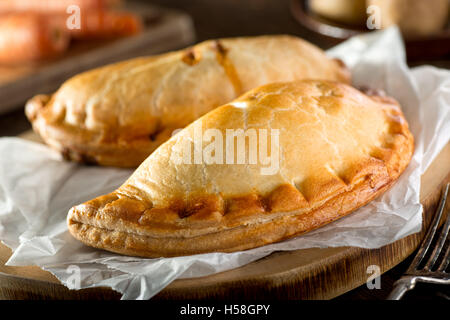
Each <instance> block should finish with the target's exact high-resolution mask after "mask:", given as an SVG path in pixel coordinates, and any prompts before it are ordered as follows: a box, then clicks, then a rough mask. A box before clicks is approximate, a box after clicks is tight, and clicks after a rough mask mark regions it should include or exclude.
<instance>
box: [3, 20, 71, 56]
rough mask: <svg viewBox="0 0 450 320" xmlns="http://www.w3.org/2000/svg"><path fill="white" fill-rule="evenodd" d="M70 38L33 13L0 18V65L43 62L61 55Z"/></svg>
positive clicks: (59, 25) (64, 31)
mask: <svg viewBox="0 0 450 320" xmlns="http://www.w3.org/2000/svg"><path fill="white" fill-rule="evenodd" d="M69 40H70V35H69V34H68V32H67V30H66V29H65V28H64V27H63V26H61V24H60V23H54V22H52V21H51V20H49V19H47V18H46V17H44V16H41V15H37V14H33V13H21V14H8V15H3V16H1V17H0V63H1V64H17V63H22V62H27V61H35V60H40V59H47V58H51V57H54V56H57V55H58V54H60V53H62V52H64V51H65V50H66V49H67V47H68V45H69Z"/></svg>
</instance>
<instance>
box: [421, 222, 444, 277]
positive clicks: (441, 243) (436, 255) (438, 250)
mask: <svg viewBox="0 0 450 320" xmlns="http://www.w3.org/2000/svg"><path fill="white" fill-rule="evenodd" d="M449 229H450V219H449V215H447V220H446V222H445V225H444V227H443V228H442V231H441V234H440V235H439V239H438V242H437V243H436V246H435V247H434V249H433V252H432V253H431V256H430V259H429V260H428V261H427V264H426V265H425V268H426V269H428V270H431V269H432V268H433V267H434V264H435V263H436V260H437V259H438V258H439V255H440V254H441V251H442V248H443V247H444V244H445V241H446V240H447V236H448V231H449Z"/></svg>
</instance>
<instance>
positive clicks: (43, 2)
mask: <svg viewBox="0 0 450 320" xmlns="http://www.w3.org/2000/svg"><path fill="white" fill-rule="evenodd" d="M119 2H120V0H0V13H11V12H24V11H26V12H29V11H32V12H39V13H47V14H49V13H65V12H67V8H68V7H69V6H71V5H76V6H78V7H79V8H80V9H81V11H82V12H84V11H90V10H103V9H107V8H110V7H112V6H115V5H117V4H118V3H119Z"/></svg>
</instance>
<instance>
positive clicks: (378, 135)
mask: <svg viewBox="0 0 450 320" xmlns="http://www.w3.org/2000/svg"><path fill="white" fill-rule="evenodd" d="M199 126H200V127H201V128H202V130H204V131H203V132H206V130H208V129H214V130H218V132H222V133H224V134H225V133H226V132H227V130H228V129H235V130H237V129H239V128H242V129H244V130H246V131H244V132H248V130H251V129H257V130H260V131H258V132H259V133H258V134H259V135H260V134H261V133H260V132H262V131H261V130H275V129H277V130H280V136H279V150H280V152H281V154H280V157H279V159H280V161H279V168H278V169H279V170H278V171H274V172H271V173H270V174H264V175H263V174H262V173H261V169H263V168H266V165H267V162H266V163H263V162H261V163H260V162H257V163H247V162H246V163H243V164H231V163H229V164H220V163H217V162H216V163H205V162H204V161H203V162H201V163H197V164H189V163H180V162H177V160H176V159H177V158H176V157H175V155H177V154H178V153H179V152H180V151H181V150H187V149H186V145H187V144H189V143H190V141H193V140H194V139H195V135H196V128H199ZM257 141H258V148H261V142H260V141H261V140H257ZM217 150H219V149H217ZM217 150H216V151H217ZM249 150H250V149H248V150H246V153H248V154H247V156H248V158H250V157H249V154H250V151H249ZM271 150H272V149H271ZM412 153H413V137H412V135H411V133H410V131H409V129H408V124H407V122H406V120H405V118H404V117H403V114H402V112H401V110H400V107H399V106H398V103H397V102H396V101H395V100H393V99H391V98H388V97H381V96H367V95H364V94H362V93H361V92H359V91H357V90H356V89H354V88H351V87H349V86H347V85H344V84H340V83H335V82H329V81H318V80H317V81H313V80H309V81H297V82H290V83H275V84H270V85H266V86H262V87H259V88H256V89H254V90H252V91H250V92H248V93H246V94H245V95H243V96H242V97H240V98H238V99H236V100H235V101H233V102H231V103H229V104H227V105H224V106H222V107H219V108H217V109H215V110H213V111H211V112H210V113H208V114H206V115H205V116H203V117H201V118H200V119H198V120H197V121H195V122H194V123H192V124H191V125H189V126H188V127H186V128H185V129H184V130H182V131H181V132H179V133H178V134H177V135H176V136H174V137H172V138H171V139H170V140H168V141H167V142H166V143H164V144H163V145H162V146H160V147H159V148H158V149H157V150H156V151H155V152H154V153H153V154H152V155H150V156H149V157H148V158H147V160H146V161H144V162H143V163H142V164H141V166H140V167H139V168H138V169H137V170H136V171H135V173H134V174H133V175H132V176H131V177H130V178H129V179H128V181H127V182H125V183H124V184H123V185H122V186H121V187H120V188H118V189H117V190H116V191H114V192H112V193H110V194H108V195H105V196H101V197H98V198H95V199H93V200H91V201H88V202H86V203H84V204H81V205H79V206H76V207H73V208H72V209H71V210H70V212H69V215H68V226H69V230H70V232H71V234H72V235H73V236H74V237H75V238H77V239H79V240H81V241H82V242H84V243H86V244H87V245H90V246H94V247H97V248H102V249H106V250H109V251H113V252H118V253H122V254H129V255H136V256H143V257H160V256H178V255H189V254H196V253H204V252H213V251H219V252H232V251H236V250H244V249H250V248H254V247H257V246H262V245H265V244H268V243H273V242H277V241H281V240H284V239H287V238H291V237H294V236H296V235H298V234H302V233H305V232H308V231H311V230H313V229H316V228H319V227H320V226H323V225H324V224H327V223H329V222H331V221H334V220H336V219H338V218H340V217H342V216H345V215H346V214H348V213H350V212H352V211H354V210H355V209H357V208H359V207H360V206H362V205H364V204H366V203H367V202H369V201H371V200H372V199H374V198H375V197H377V196H379V195H380V194H382V193H383V192H384V191H385V190H387V188H389V187H390V186H391V185H392V184H393V183H394V182H395V181H396V180H397V179H398V177H399V175H400V174H401V173H402V172H403V171H404V169H405V168H406V167H407V165H408V163H409V161H410V159H411V156H412ZM272 154H274V151H272Z"/></svg>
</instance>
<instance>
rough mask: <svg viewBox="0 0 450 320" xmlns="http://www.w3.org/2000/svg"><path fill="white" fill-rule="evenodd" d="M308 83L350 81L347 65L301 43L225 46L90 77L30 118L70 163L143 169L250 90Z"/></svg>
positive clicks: (38, 101)
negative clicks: (162, 148)
mask: <svg viewBox="0 0 450 320" xmlns="http://www.w3.org/2000/svg"><path fill="white" fill-rule="evenodd" d="M307 78H312V79H326V80H336V81H342V82H346V83H349V81H350V75H349V72H348V70H347V69H346V68H345V66H344V65H343V64H342V62H340V61H338V60H334V59H329V58H327V57H326V56H325V54H324V52H323V51H321V50H320V49H319V48H317V47H315V46H313V45H312V44H309V43H308V42H306V41H303V40H301V39H298V38H295V37H291V36H261V37H253V38H235V39H221V40H214V41H206V42H203V43H200V44H198V45H196V46H193V47H191V48H188V49H185V50H181V51H177V52H171V53H167V54H163V55H159V56H154V57H147V58H136V59H132V60H128V61H125V62H121V63H116V64H112V65H109V66H106V67H102V68H98V69H95V70H92V71H88V72H85V73H82V74H80V75H78V76H75V77H73V78H71V79H69V80H68V81H66V82H65V83H64V84H63V85H62V86H61V88H60V89H59V90H58V91H57V92H56V93H55V94H53V95H38V96H36V97H34V98H32V99H30V100H29V102H28V103H27V106H26V115H27V117H28V118H29V120H30V121H31V123H32V125H33V129H34V130H35V131H36V132H37V133H39V134H40V136H41V137H42V138H43V139H44V141H45V142H46V143H47V144H49V145H50V146H52V147H53V148H55V149H57V150H59V151H60V152H61V153H62V154H63V155H64V156H65V158H67V159H69V160H75V161H78V162H87V163H95V164H100V165H109V166H118V167H137V166H138V165H139V164H140V163H141V162H142V161H143V160H145V158H147V156H148V155H149V154H150V153H151V152H152V151H153V150H155V149H156V148H157V147H158V146H159V145H160V144H162V143H163V142H164V141H166V140H167V139H169V138H170V136H171V134H172V132H173V131H174V130H176V129H179V128H183V127H185V126H186V125H188V124H189V123H191V122H192V121H194V120H195V119H197V118H199V117H200V116H202V115H203V114H205V113H207V112H209V111H210V110H212V109H213V108H215V107H217V106H220V105H222V104H224V103H226V102H228V101H231V100H233V99H234V98H236V97H237V96H239V95H240V94H242V93H244V92H245V91H248V90H250V89H252V88H255V87H257V86H260V85H263V84H266V83H270V82H276V81H291V80H300V79H307Z"/></svg>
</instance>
